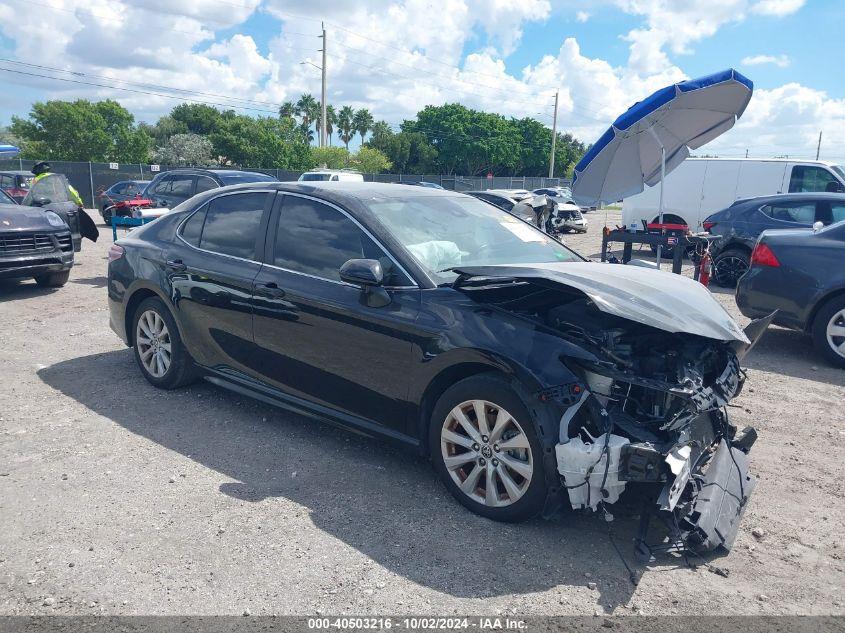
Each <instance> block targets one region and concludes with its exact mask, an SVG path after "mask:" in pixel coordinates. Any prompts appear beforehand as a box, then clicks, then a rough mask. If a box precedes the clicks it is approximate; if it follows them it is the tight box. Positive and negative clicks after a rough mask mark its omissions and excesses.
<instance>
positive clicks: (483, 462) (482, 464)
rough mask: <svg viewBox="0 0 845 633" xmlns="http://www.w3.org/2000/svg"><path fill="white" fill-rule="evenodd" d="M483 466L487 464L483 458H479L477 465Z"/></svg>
mask: <svg viewBox="0 0 845 633" xmlns="http://www.w3.org/2000/svg"><path fill="white" fill-rule="evenodd" d="M485 464H487V460H486V459H484V458H483V457H479V458H478V465H479V466H484V465H485Z"/></svg>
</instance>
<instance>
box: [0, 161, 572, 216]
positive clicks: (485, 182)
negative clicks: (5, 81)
mask: <svg viewBox="0 0 845 633" xmlns="http://www.w3.org/2000/svg"><path fill="white" fill-rule="evenodd" d="M36 162H37V161H32V160H23V159H19V158H12V159H5V160H0V171H10V170H15V171H17V170H20V171H29V170H30V169H32V166H33V165H34V164H35V163H36ZM50 165H51V166H52V168H53V171H54V172H56V173H59V174H64V175H65V176H66V177H67V179H68V181H69V182H70V184H71V185H72V186H73V187H74V188H75V189H76V190H77V191H78V192H79V195H80V196H82V200H83V201H84V202H85V206H86V207H89V208H96V207H97V206H98V203H100V202H101V200H100V199H99V197H98V196H99V194H100V193H102V192H103V191H105V190H106V189H108V188H109V187H111V186H112V185H113V184H114V183H116V182H118V181H120V180H152V179H153V177H155V176H156V174H158V173H159V172H162V171H170V170H171V169H179V168H184V167H185V166H184V165H145V164H138V163H87V162H75V161H60V160H52V161H50ZM214 169H223V168H214ZM232 169H243V170H245V171H257V172H261V173H263V174H269V175H271V176H274V177H275V178H278V179H279V180H283V181H284V180H296V179H297V178H299V176H300V175H301V174H302V173H303V172H301V171H289V170H285V169H263V168H260V167H258V168H255V167H237V168H236V167H232ZM364 180H366V181H368V182H390V183H408V184H413V183H417V182H433V183H435V184H438V185H440V186H441V187H444V188H446V189H450V190H453V191H474V190H479V189H528V190H529V191H530V190H533V189H541V188H545V187H557V186H568V185H569V184H570V181H569V180H566V179H563V178H544V177H540V176H495V177H493V178H486V177H484V176H455V175H446V174H364Z"/></svg>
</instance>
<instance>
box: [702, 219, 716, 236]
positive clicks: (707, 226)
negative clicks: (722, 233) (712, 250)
mask: <svg viewBox="0 0 845 633" xmlns="http://www.w3.org/2000/svg"><path fill="white" fill-rule="evenodd" d="M701 226H703V227H704V230H705V231H707V232H708V233H709V232H710V229H712V228H713V227H714V226H716V223H715V222H710V221H708V220H704V222H702V223H701Z"/></svg>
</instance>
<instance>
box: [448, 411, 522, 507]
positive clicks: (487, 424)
mask: <svg viewBox="0 0 845 633" xmlns="http://www.w3.org/2000/svg"><path fill="white" fill-rule="evenodd" d="M440 450H441V453H442V457H443V463H444V464H445V466H446V470H447V471H448V472H449V475H450V476H451V478H452V481H454V482H455V484H456V485H457V486H458V488H459V489H460V490H461V491H462V492H463V493H464V494H465V495H466V496H468V497H469V498H471V499H473V500H474V501H477V502H478V503H482V504H484V505H485V506H488V507H495V508H501V507H504V506H509V505H511V504H513V503H515V502H516V501H518V500H519V499H520V498H521V497H522V496H523V495H524V494H525V492H526V490H528V486H529V485H530V484H531V476H532V473H533V471H534V463H533V455H532V453H531V445H530V443H529V441H528V437H527V436H526V435H525V431H524V430H523V429H522V427H521V426H520V425H519V423H518V422H517V421H516V420H515V419H514V417H513V416H512V415H511V414H510V413H508V412H507V411H506V410H505V409H504V408H502V407H500V406H499V405H497V404H495V403H493V402H489V401H487V400H468V401H466V402H462V403H461V404H459V405H458V406H456V407H455V408H454V409H452V410H451V411H450V412H449V415H448V416H447V417H446V419H445V420H444V421H443V426H442V428H441V431H440Z"/></svg>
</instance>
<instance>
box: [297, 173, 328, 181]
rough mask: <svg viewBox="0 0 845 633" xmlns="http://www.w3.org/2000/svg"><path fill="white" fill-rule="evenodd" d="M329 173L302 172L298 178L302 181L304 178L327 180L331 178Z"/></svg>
mask: <svg viewBox="0 0 845 633" xmlns="http://www.w3.org/2000/svg"><path fill="white" fill-rule="evenodd" d="M331 177H332V176H331V174H302V175H301V176H300V177H299V179H300V180H302V181H306V180H328V179H329V178H331Z"/></svg>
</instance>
